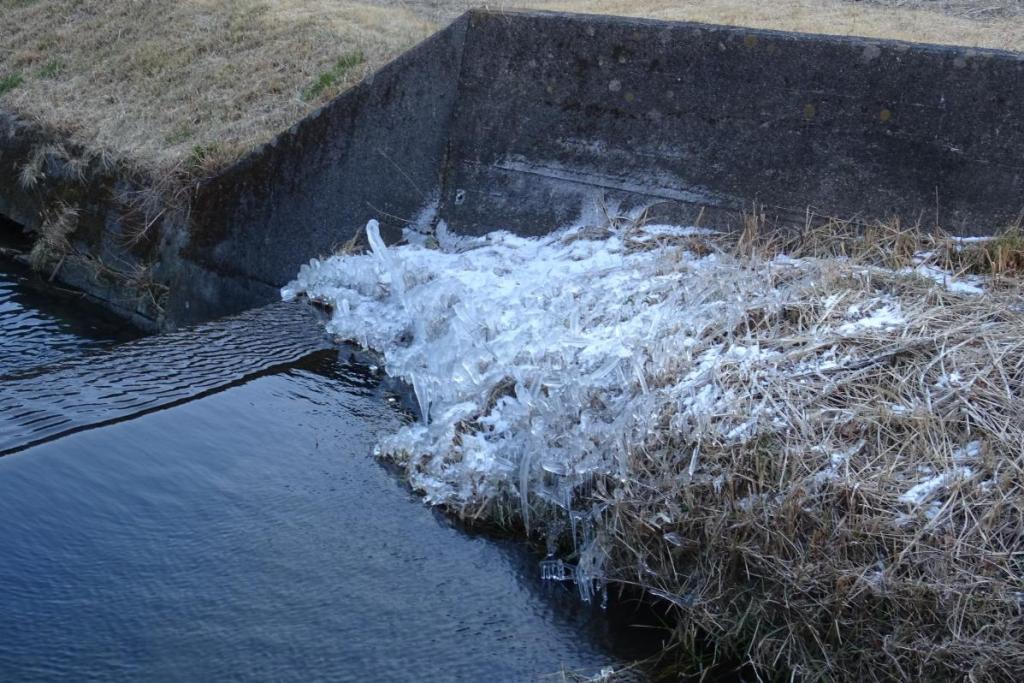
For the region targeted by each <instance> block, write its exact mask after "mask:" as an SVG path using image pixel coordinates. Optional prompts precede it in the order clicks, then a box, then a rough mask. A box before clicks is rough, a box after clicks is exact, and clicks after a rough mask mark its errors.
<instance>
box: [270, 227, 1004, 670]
mask: <svg viewBox="0 0 1024 683" xmlns="http://www.w3.org/2000/svg"><path fill="white" fill-rule="evenodd" d="M751 225H752V226H754V227H756V222H755V223H752V224H751ZM844 230H845V232H844ZM368 236H369V244H370V250H369V252H368V253H365V254H358V255H339V256H335V257H332V258H330V259H327V260H324V261H313V262H312V263H311V264H309V265H308V266H305V267H303V269H302V271H301V273H300V274H299V276H298V278H297V280H296V281H295V282H293V283H292V284H291V285H289V286H288V287H287V288H286V289H285V291H284V294H285V296H286V298H293V297H297V296H300V295H304V296H306V297H308V298H310V299H312V300H315V301H318V302H321V303H324V304H327V305H329V306H330V307H331V308H332V309H333V316H332V318H331V320H330V323H329V328H330V330H331V331H332V332H333V333H335V334H337V335H338V336H340V337H343V338H346V339H351V340H355V341H357V342H358V343H360V344H362V345H364V346H365V347H367V348H370V349H374V350H376V351H377V352H379V353H380V354H381V355H382V356H383V358H384V362H385V364H386V369H387V372H388V373H390V374H391V375H393V376H396V377H401V378H403V379H405V380H406V381H407V382H408V383H409V384H411V385H412V387H413V388H414V390H415V393H416V397H417V399H418V403H419V406H420V409H421V415H420V419H419V420H418V421H416V422H415V423H413V424H410V425H408V426H407V427H405V428H404V429H402V430H401V431H400V432H399V433H397V434H395V435H393V436H391V437H390V438H388V439H386V440H385V441H384V442H383V443H381V444H380V452H381V454H382V455H383V456H384V457H387V458H390V459H393V460H394V461H396V462H398V463H400V464H401V465H402V466H403V467H404V468H405V470H406V471H407V472H408V475H409V479H410V481H411V483H412V485H413V486H414V487H415V488H416V489H417V490H419V491H421V492H422V493H423V494H424V495H425V496H426V498H427V500H429V501H430V502H432V503H434V504H439V505H444V506H446V507H447V508H448V509H450V510H451V511H453V512H454V513H456V514H458V515H461V516H463V517H465V518H468V519H472V520H481V521H486V522H489V523H492V522H496V523H500V524H506V525H515V526H521V528H524V529H526V530H527V531H528V533H530V534H531V535H533V536H534V537H535V538H538V539H540V540H542V541H546V542H547V544H548V548H549V550H550V551H551V558H550V561H549V562H547V563H545V565H544V567H543V571H544V574H545V576H546V577H547V578H551V579H563V580H575V581H576V582H577V585H578V586H579V588H580V594H581V596H582V597H583V598H584V599H594V598H597V599H600V595H601V593H602V591H604V590H605V589H606V587H607V586H608V584H609V582H622V583H629V584H636V585H639V586H641V587H643V588H645V589H646V590H648V591H649V592H650V593H652V594H653V595H656V596H659V597H660V598H662V599H664V600H665V601H667V602H668V603H670V604H672V605H673V606H674V609H677V610H678V612H679V613H680V614H681V616H682V617H683V618H682V619H681V620H680V623H681V624H682V625H681V626H680V633H681V635H682V636H684V637H688V638H696V637H697V635H696V634H697V633H698V632H699V631H703V632H706V633H709V634H711V635H712V636H713V637H714V638H715V640H716V642H717V643H719V644H720V645H721V646H722V648H723V651H729V652H730V655H732V656H735V655H739V656H741V657H744V658H749V659H750V660H751V661H753V662H756V663H757V664H760V665H762V666H763V667H765V668H766V669H768V670H779V669H782V670H789V671H791V672H795V673H796V674H798V675H802V676H807V677H809V679H811V680H814V679H816V678H817V677H818V676H824V677H826V678H843V679H845V678H851V679H852V678H862V679H869V680H883V679H887V680H888V679H892V678H896V679H905V680H910V679H913V680H932V679H945V678H954V677H956V678H958V677H960V676H963V675H970V676H971V677H972V679H973V680H982V679H1005V680H1009V679H1012V678H1013V676H1014V675H1015V673H1016V672H1017V671H1019V670H1020V668H1021V666H1022V664H1024V618H1022V609H1024V555H1022V554H1021V552H1020V550H1019V549H1020V547H1021V542H1022V541H1024V538H1022V530H1024V526H1022V520H1024V489H1022V485H1024V473H1022V472H1024V471H1022V467H1024V317H1022V311H1021V305H1020V301H1021V299H1020V296H1019V289H1018V288H1017V286H1016V285H1015V284H1014V282H1015V281H1016V280H1015V279H1014V278H1012V277H1007V274H1008V273H1007V271H1006V269H1007V268H1009V267H1010V265H1012V264H1013V263H1014V261H1013V259H1010V258H1007V255H1006V253H1005V252H1004V251H1000V249H1002V247H998V248H997V247H996V246H994V245H997V244H1000V243H1006V239H1008V238H1004V239H1003V240H993V241H990V242H975V241H963V240H956V239H952V238H946V237H928V236H925V235H920V234H917V233H915V232H912V231H901V230H898V229H891V228H877V229H871V230H868V231H867V232H865V231H863V230H861V229H854V228H853V227H852V226H845V228H843V229H836V226H833V227H832V228H831V229H829V230H826V231H824V232H817V233H809V234H803V235H800V236H798V239H797V240H794V241H792V242H790V243H789V244H783V243H780V242H778V241H776V242H773V241H772V240H768V239H766V238H764V237H762V236H761V235H759V234H756V230H751V229H748V230H747V231H746V232H745V233H743V234H742V235H740V236H739V237H738V238H726V237H725V236H722V235H716V234H712V233H708V232H706V231H701V230H697V229H693V228H676V227H671V226H658V225H646V226H645V225H642V224H641V223H639V222H636V221H633V222H621V221H612V222H611V224H610V225H609V226H608V227H600V228H597V227H576V228H573V229H569V230H563V231H561V232H558V233H555V234H552V235H551V236H548V237H545V238H540V239H524V238H519V237H515V236H512V235H510V234H507V233H494V234H491V235H490V236H488V237H485V238H480V239H467V238H459V239H456V238H452V237H450V236H448V235H447V234H446V232H445V231H444V230H443V226H442V230H441V231H440V233H439V240H438V241H439V242H440V245H441V248H440V249H437V248H428V246H426V245H425V244H419V245H417V244H406V245H403V246H398V247H390V248H389V247H386V246H385V245H384V244H383V243H382V242H381V240H380V237H379V234H378V232H377V228H376V225H375V224H373V223H371V225H370V226H368ZM1008 243H1009V244H1016V242H1013V241H1012V240H1011V241H1010V242H1008ZM1018 253H1019V251H1018ZM786 254H788V255H786ZM1007 264H1010V265H1007ZM983 271H984V275H983V274H982V273H983ZM684 640H685V638H684Z"/></svg>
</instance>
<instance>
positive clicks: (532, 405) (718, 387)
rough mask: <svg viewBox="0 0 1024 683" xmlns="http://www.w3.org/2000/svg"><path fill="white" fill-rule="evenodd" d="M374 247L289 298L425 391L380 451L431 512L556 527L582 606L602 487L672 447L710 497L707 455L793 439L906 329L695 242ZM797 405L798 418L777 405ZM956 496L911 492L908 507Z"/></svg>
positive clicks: (559, 570) (670, 538)
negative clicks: (545, 517) (826, 391)
mask: <svg viewBox="0 0 1024 683" xmlns="http://www.w3.org/2000/svg"><path fill="white" fill-rule="evenodd" d="M367 235H368V238H369V243H370V251H369V253H366V254H361V255H345V256H335V257H332V258H329V259H326V260H313V261H312V262H311V263H310V264H308V265H306V266H303V267H302V269H301V271H300V273H299V275H298V277H297V279H296V280H295V281H294V282H292V283H291V284H289V285H288V286H287V287H285V288H284V290H283V296H284V297H285V298H286V299H292V298H295V297H298V296H306V297H308V298H309V299H312V300H315V301H318V302H322V303H324V304H327V305H329V306H330V307H331V308H332V309H333V315H332V318H331V320H330V322H329V324H328V327H329V331H330V332H332V333H333V334H335V335H337V336H339V337H342V338H345V339H348V340H353V341H355V342H357V343H359V344H361V345H363V346H364V347H367V348H370V349H374V350H376V351H378V352H379V353H380V354H382V356H383V360H384V363H385V365H386V371H387V372H388V373H389V374H390V375H392V376H394V377H398V378H402V379H404V380H406V381H407V382H408V383H409V384H410V385H411V386H412V387H413V390H414V391H415V395H416V398H417V401H418V404H419V408H420V413H421V414H420V420H418V421H417V422H415V423H413V424H410V425H408V426H406V427H404V428H403V429H402V430H401V431H400V432H399V433H397V434H394V435H393V436H391V437H389V438H387V439H385V440H384V441H383V442H382V443H381V444H380V452H381V454H382V455H384V456H386V457H390V458H392V459H395V460H397V461H399V462H401V463H402V464H403V465H404V466H405V467H406V469H407V471H408V474H409V476H410V480H411V483H412V485H413V486H414V487H415V488H416V489H418V490H420V491H421V492H422V493H423V494H424V495H425V496H426V498H427V500H428V501H430V502H432V503H435V504H446V505H449V506H452V507H454V508H456V509H460V510H463V511H467V512H469V513H470V514H472V512H473V511H474V510H479V509H482V508H483V507H484V506H486V505H488V504H492V503H495V502H499V503H500V502H504V503H506V504H508V505H509V506H511V507H514V508H515V509H517V510H518V511H519V514H521V518H522V521H523V523H524V524H525V525H526V527H527V528H528V529H529V528H530V526H531V522H532V521H534V520H533V519H532V515H533V513H534V512H535V510H537V509H538V508H539V507H543V508H544V509H545V510H562V513H563V514H564V518H565V520H566V522H565V526H566V527H569V528H571V532H570V533H569V534H568V535H569V536H571V538H572V541H573V543H575V544H576V545H577V553H576V565H575V566H571V565H567V564H565V563H563V562H562V561H561V560H552V561H551V562H549V563H548V564H545V565H544V568H543V571H544V573H545V576H546V577H547V578H549V579H552V580H568V579H570V578H572V579H575V580H576V581H577V582H578V585H579V586H580V588H581V593H582V595H583V597H584V598H589V597H590V591H591V587H592V586H593V581H592V580H593V579H595V578H599V577H600V576H601V573H602V567H603V564H604V561H605V548H604V546H603V544H602V538H601V532H600V527H599V525H597V524H596V521H597V519H598V518H599V516H600V509H597V508H595V507H586V506H583V507H581V506H579V505H578V504H577V502H576V501H577V500H578V499H579V498H580V497H581V495H580V494H581V491H583V490H584V489H585V487H586V486H587V485H588V484H589V482H591V481H592V479H593V478H594V477H595V476H601V477H605V478H608V479H610V480H612V481H615V480H620V481H621V480H624V479H625V478H627V477H629V476H630V461H629V459H630V456H631V453H634V452H635V451H636V450H637V449H638V448H641V449H642V447H643V445H644V444H645V442H646V441H648V440H649V438H650V435H651V434H659V433H664V434H669V435H672V434H678V435H684V436H685V439H686V444H687V445H686V449H687V450H686V455H685V458H686V461H685V469H684V471H683V472H682V473H681V474H680V475H679V476H680V477H682V478H683V479H696V478H699V477H707V478H712V479H714V481H715V488H716V490H717V489H718V488H720V487H721V485H722V481H724V477H725V476H726V475H724V474H722V473H721V472H717V473H713V472H709V471H707V468H706V467H705V466H704V462H703V460H702V448H705V447H708V446H711V445H714V446H716V447H719V448H720V447H722V446H723V444H725V445H728V444H736V445H742V444H746V443H750V442H752V441H753V440H755V439H757V438H758V436H759V435H760V434H764V433H766V432H771V431H773V430H775V431H779V430H785V429H787V428H788V426H789V425H790V424H791V423H792V420H793V419H794V416H793V414H792V411H793V410H796V409H799V410H802V411H812V410H818V411H819V412H820V409H818V408H816V407H814V406H813V401H814V399H815V396H816V394H815V393H814V392H815V391H816V389H814V388H813V386H814V385H813V382H825V385H824V386H826V387H827V386H828V385H827V380H828V377H829V375H830V373H837V372H856V371H858V369H859V368H863V367H866V366H867V365H868V364H870V363H872V362H874V359H875V357H876V356H878V355H882V356H883V357H884V354H885V352H886V344H887V340H891V339H898V338H899V337H900V335H901V334H903V332H904V331H905V329H906V326H907V325H908V322H907V316H906V315H905V312H904V310H903V308H902V306H903V304H901V302H900V301H899V300H897V299H896V298H894V296H893V295H892V294H891V293H889V292H886V291H882V290H881V289H879V291H874V290H873V289H872V287H870V286H860V287H859V289H857V291H856V292H853V293H851V292H850V291H847V290H845V289H843V288H842V287H831V288H830V287H826V286H825V284H824V283H826V282H827V281H829V279H830V278H833V279H835V278H843V277H848V276H850V273H849V272H846V271H844V272H843V273H839V274H836V273H834V272H833V270H832V266H831V265H830V264H829V263H828V262H819V261H815V260H813V259H808V260H799V259H790V258H785V257H777V258H772V259H765V260H760V261H759V260H751V259H747V260H741V259H736V258H732V257H729V256H727V255H725V254H723V253H719V252H717V251H715V250H713V249H707V248H704V246H703V244H702V243H701V242H700V238H701V237H702V236H705V235H706V231H700V230H696V229H693V228H679V227H673V226H663V225H661V226H646V227H637V226H632V227H630V228H627V229H621V230H614V229H609V230H596V231H595V230H594V229H586V228H573V229H568V230H562V231H560V232H557V233H553V234H551V235H549V236H546V237H541V238H531V239H527V238H522V237H517V236H514V235H512V234H509V233H505V232H495V233H491V234H490V235H487V236H486V237H481V238H465V237H464V238H458V239H455V238H452V237H450V236H449V235H448V234H447V233H446V231H445V230H444V229H443V226H442V228H441V229H440V230H439V233H438V240H439V242H440V244H441V247H442V248H440V249H438V248H429V247H428V246H427V243H426V241H424V240H419V241H418V242H419V243H410V244H407V245H403V246H399V247H387V246H385V245H384V243H383V241H382V240H381V237H380V233H379V229H378V226H377V223H376V222H375V221H372V222H371V223H370V224H369V225H368V226H367ZM890 274H891V275H892V273H890ZM858 277H862V279H863V278H867V279H870V269H865V270H864V271H863V272H862V273H860V274H859V275H858ZM905 277H910V274H908V275H907V276H905ZM933 279H934V278H933ZM942 281H943V282H944V283H947V284H948V281H949V280H948V278H944V279H943V280H942ZM949 289H953V288H949ZM953 291H954V292H956V291H958V290H956V289H953ZM786 316H801V317H800V322H799V325H796V326H797V327H799V329H800V330H801V335H802V337H801V338H800V339H797V338H795V337H792V336H790V337H779V338H776V337H773V336H772V335H771V334H763V333H760V332H758V330H759V329H763V328H764V326H766V325H769V324H770V322H768V321H770V320H771V319H774V318H778V319H779V320H786ZM805 317H806V319H805ZM851 338H853V339H855V340H856V339H866V340H867V341H866V342H865V343H864V344H861V345H859V346H858V345H857V344H851V343H850V342H849V340H850V339H851ZM823 378H824V379H823ZM773 386H777V387H780V388H782V387H785V390H784V391H780V392H779V393H778V394H774V395H773V393H772V391H771V390H770V389H771V387H773ZM803 387H806V390H805V389H804V388H803ZM936 390H939V389H938V388H937V389H936ZM801 391H804V392H805V393H806V394H807V396H806V399H805V403H804V404H800V405H799V406H798V407H797V408H794V404H793V401H789V402H787V401H782V400H779V399H778V396H779V395H781V394H783V393H786V392H789V394H791V395H793V396H797V397H799V394H800V392H801ZM802 400H803V399H802ZM896 407H897V408H899V410H900V411H901V412H902V411H904V408H903V407H902V404H897V406H896ZM879 410H887V407H886V405H882V406H879ZM906 411H908V412H909V411H910V408H906ZM892 412H893V413H895V412H897V411H896V410H895V409H894V410H893V411H892ZM816 419H825V420H829V419H832V418H828V417H827V416H826V417H825V418H816ZM666 438H669V437H666ZM862 445H863V444H862V443H858V444H856V445H854V446H853V447H852V448H851V445H850V444H849V443H846V444H842V443H837V444H832V445H829V444H823V445H822V446H821V449H820V467H819V471H818V472H817V474H816V475H814V476H813V477H812V478H811V479H812V481H813V482H816V484H817V485H822V484H823V483H825V482H828V481H832V480H835V479H837V478H840V477H842V476H844V475H843V472H844V470H845V468H846V466H847V461H848V460H849V459H850V457H852V456H853V455H855V454H856V453H857V452H858V451H859V450H860V448H861V446H862ZM958 474H965V472H958ZM949 481H950V479H949V477H948V476H946V475H940V478H939V479H933V480H928V481H927V482H923V483H920V484H916V485H915V486H914V488H912V489H910V490H909V491H907V492H906V494H905V500H906V501H907V502H911V501H913V502H919V501H921V500H924V499H925V498H927V496H928V495H929V494H930V493H933V492H934V491H935V490H936V489H937V488H938V487H939V486H942V485H945V484H947V483H949ZM934 482H938V483H937V484H935V483H934ZM757 500H758V499H755V498H751V499H750V500H749V501H748V504H750V505H755V504H757ZM740 504H741V505H742V504H744V503H743V502H742V501H741V502H740ZM667 521H671V520H669V519H668V517H667V516H666V517H665V518H664V519H661V518H659V519H653V520H652V521H651V524H652V525H653V526H654V527H655V528H657V527H658V525H660V524H664V523H666V522H667ZM665 539H666V542H669V543H672V544H674V545H679V544H681V543H682V542H683V541H682V539H680V538H679V537H678V535H672V533H669V534H667V535H666V536H665Z"/></svg>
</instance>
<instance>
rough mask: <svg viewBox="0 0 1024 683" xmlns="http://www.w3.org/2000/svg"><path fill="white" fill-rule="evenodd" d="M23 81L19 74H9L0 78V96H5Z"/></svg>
mask: <svg viewBox="0 0 1024 683" xmlns="http://www.w3.org/2000/svg"><path fill="white" fill-rule="evenodd" d="M24 81H25V79H24V78H23V77H22V75H21V74H9V75H7V76H4V77H3V78H0V95H5V94H7V93H9V92H10V91H12V90H14V89H15V88H17V87H18V86H19V85H21V84H22V83H23V82H24Z"/></svg>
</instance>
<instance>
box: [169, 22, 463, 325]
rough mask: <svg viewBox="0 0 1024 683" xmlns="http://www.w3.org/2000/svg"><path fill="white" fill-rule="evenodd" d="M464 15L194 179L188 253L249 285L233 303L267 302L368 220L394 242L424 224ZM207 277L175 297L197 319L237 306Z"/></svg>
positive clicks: (435, 191)
mask: <svg viewBox="0 0 1024 683" xmlns="http://www.w3.org/2000/svg"><path fill="white" fill-rule="evenodd" d="M467 23H468V22H467V21H466V19H465V18H463V19H461V20H459V21H457V22H456V23H455V24H453V25H452V26H450V27H449V28H448V29H446V30H445V31H442V32H441V33H439V34H437V35H435V36H434V37H432V38H430V39H429V40H427V41H426V42H424V43H423V44H421V45H419V46H418V47H417V48H415V49H413V50H411V51H409V52H407V53H406V54H404V55H403V56H402V57H400V58H399V59H398V60H396V61H395V62H393V63H391V64H390V65H388V66H387V67H385V68H384V69H382V70H381V71H379V72H378V73H376V74H374V75H373V76H372V77H371V78H369V79H367V80H366V81H364V82H363V83H362V84H360V85H358V86H356V87H355V88H353V89H352V90H350V91H348V92H346V93H344V94H343V95H341V96H340V97H338V98H337V99H335V100H334V101H333V102H331V103H330V104H328V105H326V106H325V107H323V108H322V109H320V110H319V111H317V112H315V113H314V114H312V115H311V116H309V117H307V118H306V119H305V120H303V121H302V122H300V123H298V124H297V125H296V126H294V127H293V128H291V129H290V130H288V131H286V132H285V133H283V134H282V135H280V136H278V137H277V138H276V139H275V140H273V141H272V142H271V143H269V144H268V145H265V146H264V147H262V148H260V149H258V150H256V151H255V152H254V153H252V154H250V155H249V156H248V157H246V158H245V159H243V160H242V161H240V162H239V163H238V164H236V165H235V166H234V167H232V168H230V169H228V170H227V171H226V172H225V173H223V174H221V175H220V176H218V177H216V178H214V179H212V180H211V181H210V182H208V183H206V184H204V185H203V186H202V187H200V188H199V191H198V194H197V196H196V198H195V201H194V202H193V206H192V228H191V240H190V242H189V244H188V246H187V248H186V250H185V252H184V253H185V255H186V257H187V258H188V259H189V260H191V261H193V262H194V263H196V264H198V265H200V266H202V267H204V268H208V269H211V270H212V271H213V272H214V273H216V274H217V275H222V276H227V277H233V278H236V279H239V278H240V279H242V280H251V281H253V282H254V283H255V285H256V286H254V287H253V288H252V291H251V292H250V294H251V296H250V297H249V300H246V298H245V297H246V295H245V294H244V293H240V292H236V298H237V296H239V295H240V296H242V297H243V298H241V299H239V300H238V301H237V302H236V304H235V305H234V306H229V307H228V308H235V309H241V308H242V307H244V306H246V305H253V304H255V303H263V301H260V299H261V298H262V297H263V296H264V295H263V290H265V289H267V288H270V289H273V290H274V293H275V295H276V288H277V287H280V286H281V285H283V284H285V283H287V282H288V280H290V279H291V278H292V277H293V276H294V275H295V273H296V272H297V271H298V268H299V266H300V265H301V264H302V263H305V262H306V261H308V260H309V259H310V258H311V257H313V256H317V255H321V254H325V253H331V252H332V251H334V250H335V249H336V248H337V247H338V246H340V245H342V244H343V243H344V242H346V241H347V240H348V239H349V238H351V237H352V235H353V234H354V233H355V232H356V231H357V230H360V229H362V228H363V227H364V226H365V225H366V223H367V221H369V220H370V219H371V218H378V219H379V220H380V221H381V223H382V226H383V228H384V230H385V233H386V234H387V235H388V236H390V237H391V238H392V239H394V238H396V237H397V236H398V235H400V234H401V228H402V227H404V226H405V225H408V224H411V223H415V222H416V221H417V220H418V219H421V218H422V220H424V221H425V222H427V221H429V218H430V217H432V215H433V210H434V209H435V208H436V206H437V203H438V200H439V197H440V192H441V173H442V169H443V167H444V157H445V153H446V148H447V141H448V126H449V123H450V119H451V115H452V111H453V110H454V107H455V105H456V99H457V97H456V88H457V85H458V70H459V66H460V63H461V53H462V46H463V42H464V39H465V33H466V31H465V29H466V25H467ZM183 284H186V285H187V284H191V285H194V284H195V281H194V279H193V278H192V277H191V276H189V277H187V278H186V280H185V282H184V283H183ZM209 284H210V285H211V286H209V287H207V286H203V287H201V288H198V289H195V290H194V291H192V292H191V293H190V294H189V296H188V297H179V299H180V302H179V303H180V306H182V307H183V306H184V305H185V304H188V307H189V310H190V311H192V317H196V316H198V317H205V316H202V315H198V313H197V311H198V310H199V308H202V309H204V310H213V309H220V310H221V312H233V311H225V310H224V301H223V299H224V293H223V292H220V291H217V286H216V285H217V283H216V282H212V283H209ZM261 284H262V285H265V287H260V286H259V285H261ZM235 289H237V288H235Z"/></svg>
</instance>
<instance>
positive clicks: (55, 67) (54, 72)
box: [36, 57, 64, 78]
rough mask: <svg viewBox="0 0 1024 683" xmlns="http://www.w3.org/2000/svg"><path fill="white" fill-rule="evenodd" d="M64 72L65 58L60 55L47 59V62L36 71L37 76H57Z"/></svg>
mask: <svg viewBox="0 0 1024 683" xmlns="http://www.w3.org/2000/svg"><path fill="white" fill-rule="evenodd" d="M63 72H64V60H63V59H60V58H58V57H52V58H50V59H48V60H47V61H46V64H43V66H41V67H40V68H39V70H38V71H36V76H38V77H39V78H56V77H57V76H59V75H61V74H62V73H63Z"/></svg>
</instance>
